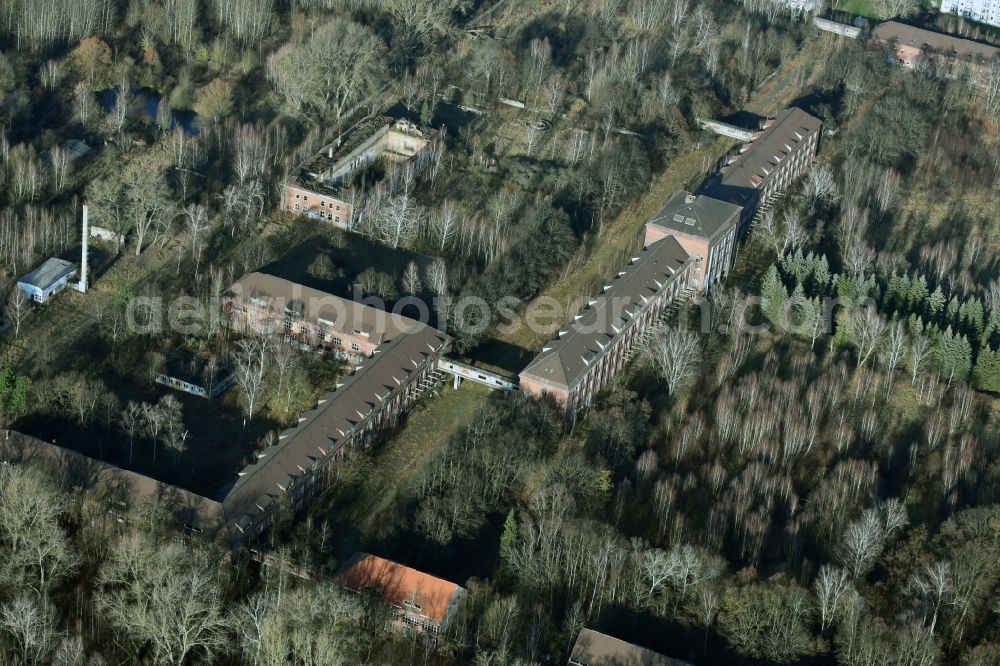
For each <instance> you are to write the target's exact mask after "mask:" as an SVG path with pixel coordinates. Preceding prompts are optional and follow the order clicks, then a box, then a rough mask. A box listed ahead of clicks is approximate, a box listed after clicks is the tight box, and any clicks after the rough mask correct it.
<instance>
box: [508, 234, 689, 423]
mask: <svg viewBox="0 0 1000 666" xmlns="http://www.w3.org/2000/svg"><path fill="white" fill-rule="evenodd" d="M693 265H694V262H693V261H692V259H691V257H690V256H689V255H688V254H687V252H685V251H684V248H683V247H681V245H680V243H679V242H678V241H677V239H675V238H673V237H666V238H663V239H662V240H658V241H656V242H655V243H653V244H651V245H647V246H645V247H644V248H643V249H642V250H641V251H639V252H638V253H637V254H636V256H634V257H633V258H632V261H630V262H629V264H628V265H627V266H623V267H622V268H621V270H619V271H618V273H617V274H616V275H615V276H614V277H612V278H610V279H609V280H608V281H607V283H606V284H605V286H604V289H603V290H602V291H601V293H600V294H599V295H597V296H594V297H592V298H591V299H590V301H589V303H588V305H587V306H586V307H584V308H583V310H582V311H581V312H580V313H579V314H577V315H576V316H575V317H574V318H573V320H572V321H570V322H569V323H568V324H566V325H564V326H563V327H562V328H561V329H560V330H559V333H558V335H557V336H556V338H555V339H554V340H551V341H549V342H547V343H545V345H544V346H543V347H542V351H541V353H540V354H538V355H537V356H536V357H535V358H534V359H532V361H531V362H530V363H529V364H528V366H527V367H526V368H525V369H524V370H523V371H521V374H520V384H521V390H522V391H523V392H524V393H525V394H527V395H531V396H535V397H542V396H550V397H551V398H553V399H555V400H556V402H558V403H559V404H560V405H561V406H562V407H563V408H564V409H565V411H566V416H567V418H568V419H569V418H571V417H572V416H573V415H575V414H576V412H578V411H580V410H581V409H583V408H585V407H586V406H588V405H589V404H590V403H591V401H592V400H593V398H594V396H595V395H596V394H597V393H598V392H599V391H600V390H601V389H602V388H604V387H605V386H606V385H607V384H608V382H610V381H611V379H612V378H613V377H614V376H615V375H616V374H617V373H618V372H619V371H621V369H622V368H623V367H624V366H625V364H626V363H627V362H628V359H629V357H630V353H631V352H632V351H633V350H634V349H635V347H636V345H638V344H639V342H640V341H641V338H642V336H643V334H644V333H646V332H647V331H649V330H650V329H651V328H653V327H654V326H655V325H656V323H657V321H658V320H659V318H660V316H661V315H662V314H664V313H665V312H666V310H667V307H668V306H669V305H670V304H671V303H672V302H673V301H675V300H683V299H686V298H688V297H689V296H690V293H691V292H690V282H691V275H692V270H693Z"/></svg>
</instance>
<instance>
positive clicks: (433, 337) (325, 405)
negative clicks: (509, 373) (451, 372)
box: [0, 320, 451, 547]
mask: <svg viewBox="0 0 1000 666" xmlns="http://www.w3.org/2000/svg"><path fill="white" fill-rule="evenodd" d="M411 322H412V324H413V326H412V328H411V329H410V331H409V332H408V333H407V334H405V335H401V336H399V337H397V338H395V339H394V340H391V341H388V342H385V343H383V344H382V346H380V347H379V348H378V349H377V350H376V352H375V355H374V356H372V357H370V358H366V359H364V360H363V361H362V362H361V363H360V364H358V365H357V366H355V368H354V371H353V372H352V373H351V374H350V375H348V376H347V377H345V378H343V379H342V380H341V383H340V384H338V385H337V387H336V388H334V389H333V390H332V391H329V392H327V393H326V394H325V395H324V396H323V397H322V398H320V400H319V402H318V404H317V406H316V407H315V408H313V409H311V410H309V411H307V412H305V413H304V414H302V415H301V416H300V420H299V423H298V424H297V425H296V426H295V427H293V428H290V429H288V430H285V431H284V432H282V433H281V435H280V436H279V439H278V441H277V443H275V444H274V445H273V446H270V447H269V448H267V449H265V450H264V451H263V452H262V453H261V455H260V456H259V458H258V460H257V462H255V463H253V464H251V465H248V466H247V467H245V468H244V469H243V470H242V471H241V472H239V475H238V476H237V478H236V479H235V481H234V482H232V483H231V484H229V485H228V486H227V487H226V488H224V489H223V491H222V492H221V493H220V499H218V500H214V499H208V498H205V497H202V496H200V495H197V494H195V493H191V492H188V491H186V490H184V489H182V488H178V487H176V486H171V485H169V484H166V483H162V482H160V481H156V480H155V479H151V478H149V477H147V476H143V475H141V474H136V473H135V472H130V471H128V470H125V469H121V468H118V467H115V466H114V465H109V464H107V463H103V462H100V461H98V460H94V459H92V458H88V457H87V456H84V455H82V454H80V453H77V452H75V451H72V450H70V449H64V448H62V447H59V446H56V445H54V444H48V443H46V442H44V441H42V440H39V439H36V438H34V437H29V436H27V435H21V434H20V433H15V432H10V436H9V437H8V438H7V440H6V441H0V460H7V459H12V460H17V461H22V460H24V461H27V460H28V459H31V460H36V461H38V462H41V463H42V464H44V465H45V467H46V468H47V469H50V470H53V471H65V472H66V478H67V479H70V480H71V482H72V485H74V486H76V487H78V488H80V489H81V490H84V491H85V492H87V493H88V494H96V495H99V496H102V495H106V496H109V497H112V496H113V497H114V498H116V501H119V502H121V503H122V507H123V508H125V507H126V506H129V505H134V504H135V503H137V502H142V501H147V500H156V501H158V502H159V503H160V504H161V506H166V507H167V508H168V509H169V510H170V511H171V512H172V513H173V514H174V516H175V517H176V518H177V519H178V521H179V522H182V523H186V524H189V525H192V526H194V527H197V528H198V529H199V530H202V531H203V532H205V533H206V535H207V536H208V537H209V538H210V539H211V540H213V541H218V542H219V543H220V544H224V545H225V546H227V547H232V546H235V545H237V544H238V543H239V542H240V541H241V537H242V534H243V530H242V529H241V528H245V527H246V526H247V525H249V523H250V521H251V520H252V519H253V518H254V517H256V516H257V515H258V514H260V513H262V512H263V511H264V510H265V509H267V507H268V506H269V505H270V504H271V503H272V502H274V500H275V499H277V498H278V497H280V496H281V495H283V494H284V493H285V492H286V491H287V490H290V489H291V488H292V487H293V486H294V483H295V481H296V480H297V479H298V478H299V477H302V476H304V475H305V474H306V473H307V472H311V471H312V470H313V469H315V468H316V467H318V463H320V462H322V461H324V460H326V459H328V458H329V457H330V456H331V455H333V454H334V453H335V452H336V451H338V450H339V449H341V448H342V447H343V446H345V445H346V444H347V442H348V435H349V434H350V431H351V430H352V429H353V428H355V427H358V426H361V425H363V424H364V423H365V421H366V419H368V418H369V417H371V416H373V415H374V413H375V412H376V407H377V406H378V405H379V404H380V403H382V402H383V401H385V400H389V399H391V398H392V397H394V396H395V395H396V394H397V393H398V391H399V390H401V387H403V386H404V385H405V384H406V379H407V378H408V377H409V376H410V375H411V374H412V373H413V372H414V371H416V370H417V368H419V367H421V366H422V365H423V363H424V361H425V360H426V359H427V357H428V355H430V354H433V353H435V352H437V351H438V350H441V349H442V348H444V347H447V345H448V344H449V343H450V341H451V338H450V337H449V336H448V335H446V334H444V333H442V332H440V331H438V330H437V329H435V328H432V327H431V326H428V325H426V324H422V323H419V322H416V321H412V320H411Z"/></svg>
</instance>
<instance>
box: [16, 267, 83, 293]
mask: <svg viewBox="0 0 1000 666" xmlns="http://www.w3.org/2000/svg"><path fill="white" fill-rule="evenodd" d="M75 275H76V264H74V263H72V262H69V261H66V260H65V259H56V258H52V259H46V260H45V261H43V262H42V264H41V265H40V266H38V267H37V268H35V270H33V271H31V272H30V273H28V274H27V275H25V276H24V277H22V278H21V279H20V280H18V281H17V288H18V289H20V290H21V291H23V292H24V293H25V294H27V295H28V298H30V299H31V300H33V301H35V302H36V303H45V302H46V301H48V300H49V299H50V298H51V297H52V296H54V295H55V294H58V293H59V292H60V291H62V290H63V289H65V288H66V285H68V284H69V281H70V279H72V278H73V277H74V276H75Z"/></svg>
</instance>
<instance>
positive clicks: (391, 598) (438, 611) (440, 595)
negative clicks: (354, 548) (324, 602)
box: [337, 553, 462, 623]
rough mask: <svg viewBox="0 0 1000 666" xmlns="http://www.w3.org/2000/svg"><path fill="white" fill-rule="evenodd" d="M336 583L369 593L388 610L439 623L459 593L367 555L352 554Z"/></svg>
mask: <svg viewBox="0 0 1000 666" xmlns="http://www.w3.org/2000/svg"><path fill="white" fill-rule="evenodd" d="M337 580H338V582H340V583H341V584H342V585H344V586H345V587H348V588H350V589H352V590H355V591H357V592H361V591H363V590H366V589H367V590H371V591H373V592H375V593H376V594H378V595H379V597H380V598H381V599H382V601H384V602H385V603H387V604H389V605H391V606H397V607H399V608H412V609H413V610H419V612H420V614H421V615H423V616H425V617H428V618H431V619H433V620H435V621H436V622H438V623H444V620H445V617H446V616H447V614H448V609H449V608H450V607H451V606H452V604H453V602H454V601H455V600H456V593H459V592H461V590H462V588H461V587H459V586H458V585H456V584H455V583H451V582H448V581H446V580H442V579H440V578H435V577H434V576H431V575H430V574H425V573H424V572H422V571H417V570H416V569H411V568H410V567H407V566H403V565H402V564H399V563H397V562H393V561H391V560H386V559H383V558H381V557H376V556H375V555H369V554H368V553H357V554H355V555H354V557H352V558H351V560H350V562H349V563H348V566H347V568H346V569H345V570H344V571H343V572H341V573H340V574H338V575H337ZM417 606H419V609H417Z"/></svg>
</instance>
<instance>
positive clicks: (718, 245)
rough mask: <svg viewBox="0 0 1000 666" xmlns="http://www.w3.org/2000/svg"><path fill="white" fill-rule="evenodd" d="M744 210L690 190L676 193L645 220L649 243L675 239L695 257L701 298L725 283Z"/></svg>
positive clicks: (693, 273) (693, 271) (695, 284)
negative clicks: (714, 287) (715, 286)
mask: <svg viewBox="0 0 1000 666" xmlns="http://www.w3.org/2000/svg"><path fill="white" fill-rule="evenodd" d="M742 212H743V211H742V209H741V208H740V207H739V206H737V205H734V204H731V203H727V202H725V201H720V200H719V199H713V198H712V197H707V196H705V195H703V194H702V195H697V196H696V195H694V194H691V193H690V192H684V191H680V192H675V193H674V194H673V196H671V197H670V198H669V199H668V200H667V203H665V204H664V205H663V208H661V209H660V211H659V212H658V213H657V214H656V215H654V216H653V217H652V218H650V220H649V221H648V222H646V239H645V244H646V245H652V244H653V243H655V242H657V241H659V240H661V239H663V238H667V237H670V238H674V239H676V240H677V242H678V243H680V246H681V247H682V248H684V251H685V252H687V253H688V254H689V255H691V257H692V258H693V259H694V266H693V267H692V269H691V286H692V287H693V288H694V290H695V293H696V294H697V295H698V297H701V296H704V295H707V294H708V292H709V290H710V289H711V288H712V287H713V286H714V285H716V284H719V283H720V282H722V281H723V280H724V279H725V278H726V276H727V275H729V271H730V269H731V268H732V266H733V261H734V260H735V258H736V245H737V242H738V239H737V234H736V231H737V228H738V227H739V222H740V215H741V213H742Z"/></svg>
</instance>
